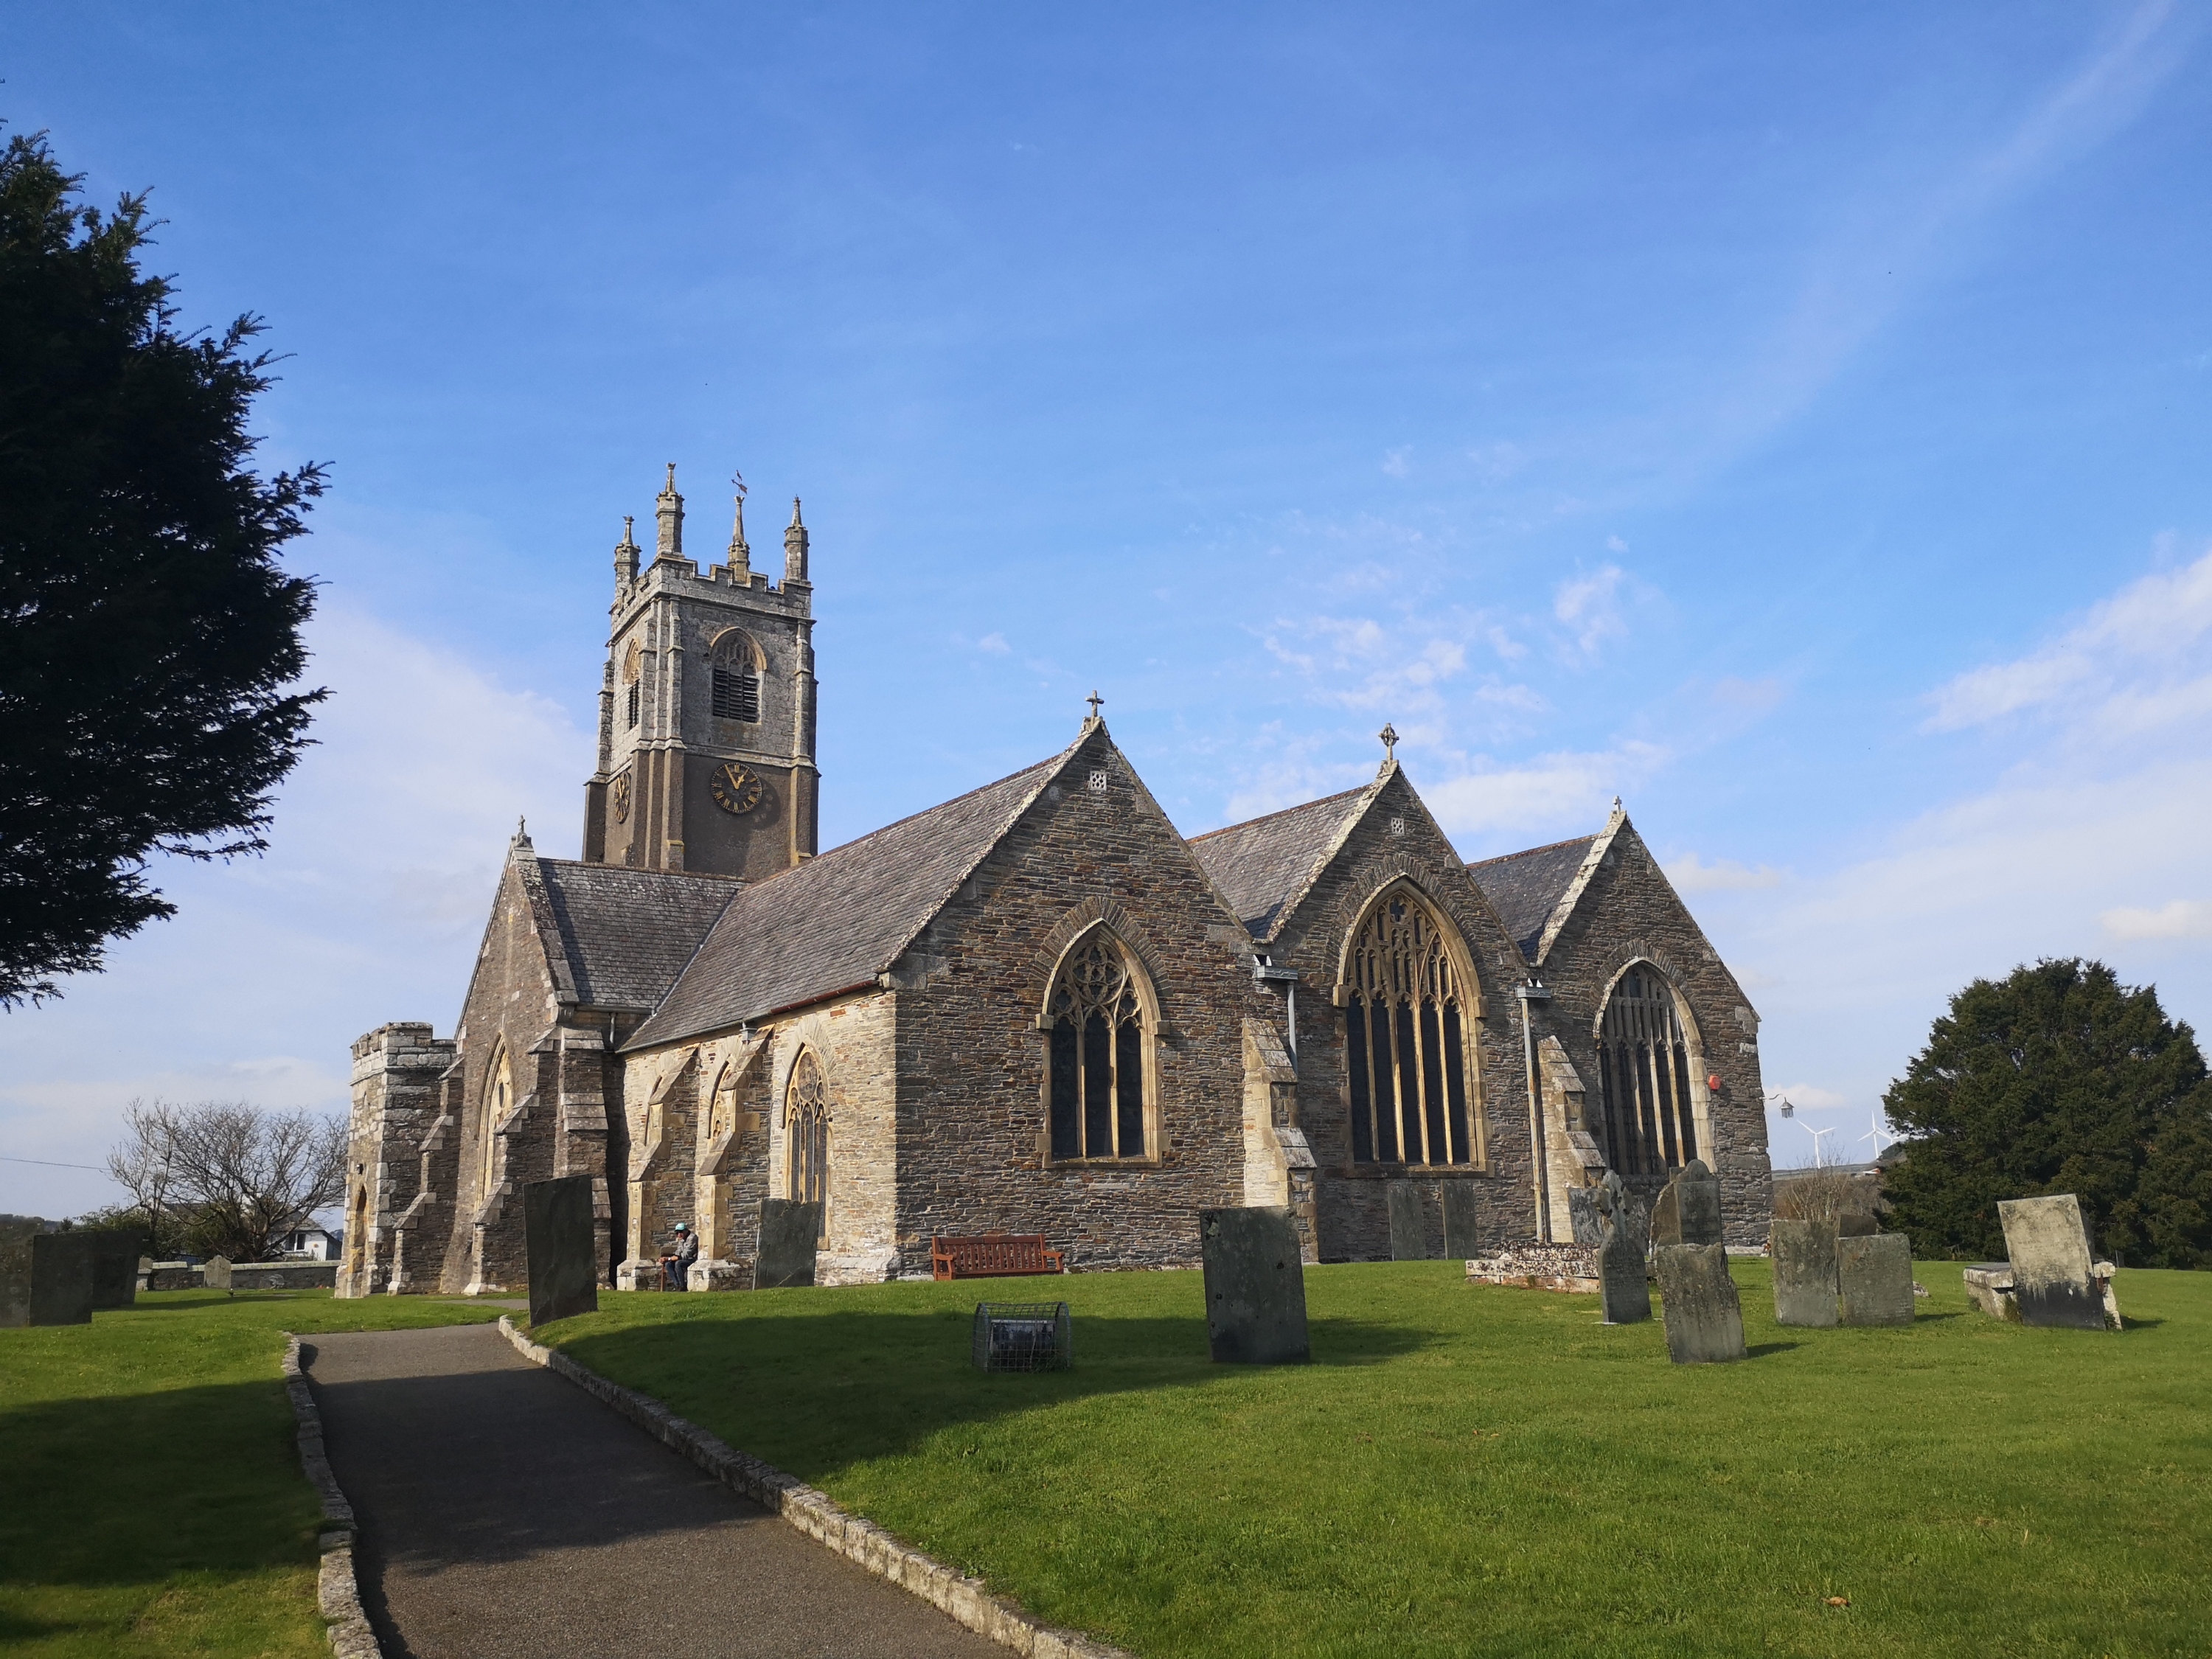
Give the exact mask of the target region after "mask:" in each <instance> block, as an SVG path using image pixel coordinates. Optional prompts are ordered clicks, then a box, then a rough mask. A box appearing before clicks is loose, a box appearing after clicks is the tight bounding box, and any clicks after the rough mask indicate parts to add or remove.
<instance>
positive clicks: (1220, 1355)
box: [1198, 1206, 1312, 1365]
mask: <svg viewBox="0 0 2212 1659" xmlns="http://www.w3.org/2000/svg"><path fill="white" fill-rule="evenodd" d="M1198 1236H1199V1245H1200V1254H1201V1255H1202V1257H1203V1259H1204V1261H1205V1266H1206V1343H1207V1345H1208V1346H1209V1347H1210V1348H1211V1349H1212V1355H1213V1358H1214V1359H1215V1360H1216V1361H1217V1362H1221V1363H1227V1364H1245V1365H1280V1364H1289V1363H1292V1362H1295V1361H1298V1360H1304V1359H1310V1358H1312V1348H1311V1346H1310V1344H1309V1343H1308V1341H1307V1340H1306V1280H1305V1269H1304V1267H1303V1266H1301V1265H1300V1263H1299V1260H1298V1230H1297V1220H1296V1218H1294V1217H1293V1216H1292V1215H1291V1212H1290V1210H1288V1209H1287V1208H1284V1207H1275V1206H1270V1207H1265V1208H1250V1209H1241V1210H1200V1212H1198Z"/></svg>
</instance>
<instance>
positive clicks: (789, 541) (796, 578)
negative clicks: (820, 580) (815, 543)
mask: <svg viewBox="0 0 2212 1659" xmlns="http://www.w3.org/2000/svg"><path fill="white" fill-rule="evenodd" d="M783 579H784V580H786V581H787V582H803V581H805V580H806V525H805V520H802V519H800V518H799V497H798V496H796V495H793V497H792V498H791V526H790V528H789V529H787V530H786V531H785V532H783Z"/></svg>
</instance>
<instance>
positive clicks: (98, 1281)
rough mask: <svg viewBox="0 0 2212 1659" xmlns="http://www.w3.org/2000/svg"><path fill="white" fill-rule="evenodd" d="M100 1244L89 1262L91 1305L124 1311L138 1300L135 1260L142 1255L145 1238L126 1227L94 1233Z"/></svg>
mask: <svg viewBox="0 0 2212 1659" xmlns="http://www.w3.org/2000/svg"><path fill="white" fill-rule="evenodd" d="M93 1237H94V1238H96V1239H98V1240H99V1241H100V1243H99V1244H98V1246H97V1247H96V1248H95V1249H94V1252H93V1259H92V1305H93V1306H94V1308H128V1307H130V1306H131V1304H134V1303H135V1302H137V1299H138V1258H139V1257H140V1256H141V1255H143V1254H144V1253H145V1249H146V1236H145V1235H144V1234H143V1233H141V1232H137V1231H134V1230H132V1229H131V1228H128V1227H112V1228H107V1229H105V1230H103V1231H100V1232H96V1233H94V1235H93Z"/></svg>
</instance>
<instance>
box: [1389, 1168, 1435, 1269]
mask: <svg viewBox="0 0 2212 1659" xmlns="http://www.w3.org/2000/svg"><path fill="white" fill-rule="evenodd" d="M1383 1197H1384V1198H1385V1200H1387V1201H1388V1203H1389V1209H1390V1260H1391V1261H1427V1260H1429V1222H1428V1218H1427V1217H1426V1216H1425V1215H1423V1214H1422V1213H1421V1194H1419V1191H1417V1190H1416V1189H1415V1188H1414V1186H1413V1182H1410V1181H1394V1182H1390V1184H1389V1186H1387V1187H1385V1188H1383Z"/></svg>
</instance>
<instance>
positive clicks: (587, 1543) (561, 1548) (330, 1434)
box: [301, 1325, 1004, 1659]
mask: <svg viewBox="0 0 2212 1659" xmlns="http://www.w3.org/2000/svg"><path fill="white" fill-rule="evenodd" d="M301 1346H302V1350H303V1352H302V1358H304V1359H306V1361H307V1374H308V1376H309V1377H310V1379H311V1380H312V1382H313V1386H314V1392H315V1398H316V1400H317V1401H318V1402H319V1404H320V1405H321V1407H322V1411H323V1425H324V1432H325V1437H326V1440H327V1443H328V1444H329V1447H330V1455H331V1464H332V1465H333V1467H335V1468H336V1469H337V1477H338V1484H339V1485H340V1486H343V1488H344V1489H345V1494H346V1497H347V1498H349V1499H350V1500H351V1501H352V1504H353V1506H354V1511H355V1514H356V1517H357V1519H358V1520H359V1522H360V1526H361V1538H360V1542H359V1545H358V1547H356V1551H355V1560H356V1564H357V1565H358V1568H359V1571H360V1573H361V1580H362V1586H361V1588H362V1603H363V1604H364V1606H365V1607H367V1608H368V1616H369V1620H370V1622H371V1623H373V1624H374V1626H376V1633H377V1637H378V1639H379V1640H380V1641H381V1642H382V1643H383V1644H384V1650H385V1653H386V1656H387V1659H404V1656H409V1655H411V1656H413V1659H506V1656H509V1655H512V1656H515V1659H562V1656H569V1655H574V1656H590V1659H629V1656H636V1659H724V1656H732V1659H734V1656H739V1655H753V1654H760V1655H775V1656H779V1659H808V1656H817V1655H818V1656H822V1659H833V1656H834V1659H845V1656H855V1655H884V1656H892V1659H906V1656H909V1655H911V1656H914V1659H935V1656H939V1655H943V1656H946V1659H955V1656H957V1659H987V1656H991V1659H996V1656H1000V1655H1001V1654H1003V1652H1004V1650H1002V1649H1000V1647H998V1646H997V1645H996V1644H994V1643H990V1642H987V1641H985V1640H984V1639H983V1638H981V1637H980V1636H978V1635H976V1634H975V1632H972V1631H969V1630H968V1629H966V1628H964V1627H963V1626H959V1625H956V1624H955V1623H953V1622H952V1620H950V1619H948V1618H946V1617H945V1615H944V1614H943V1613H939V1611H938V1610H937V1609H936V1608H935V1607H931V1606H930V1605H929V1604H928V1603H927V1602H926V1601H922V1600H921V1598H920V1597H918V1596H914V1595H908V1593H907V1592H906V1591H904V1590H902V1589H898V1588H896V1586H895V1585H892V1584H889V1583H885V1582H884V1580H882V1579H880V1578H876V1577H872V1576H870V1575H869V1574H867V1573H865V1572H863V1571H860V1569H859V1568H858V1567H856V1566H854V1565H853V1564H852V1563H851V1562H849V1561H847V1560H846V1559H843V1558H842V1556H837V1555H833V1554H832V1553H830V1552H829V1551H828V1550H826V1549H824V1548H823V1547H822V1546H821V1545H819V1544H817V1543H814V1542H813V1541H811V1540H809V1539H807V1538H805V1537H804V1536H803V1535H801V1534H799V1532H798V1531H797V1530H796V1529H795V1528H792V1527H789V1526H787V1525H785V1524H784V1523H783V1522H781V1521H779V1520H777V1519H776V1518H775V1516H772V1515H770V1514H769V1512H768V1511H767V1510H763V1509H762V1508H760V1507H759V1506H758V1505H757V1504H752V1503H750V1502H749V1501H747V1500H746V1499H744V1498H740V1497H738V1495H737V1493H735V1492H732V1491H731V1490H730V1489H729V1488H728V1487H727V1486H723V1485H722V1484H721V1483H720V1481H717V1480H711V1479H709V1478H708V1476H707V1475H706V1474H703V1473H702V1472H701V1471H700V1470H699V1469H698V1468H696V1466H695V1465H693V1464H692V1463H690V1462H687V1461H685V1460H684V1459H683V1458H681V1457H678V1455H676V1454H675V1453H674V1452H672V1451H671V1450H669V1449H668V1448H666V1447H665V1446H664V1445H662V1444H661V1443H659V1441H657V1440H655V1439H653V1437H651V1436H649V1435H647V1433H646V1432H645V1431H643V1430H641V1429H640V1428H637V1427H636V1426H635V1425H633V1424H631V1423H629V1422H628V1421H627V1420H625V1419H623V1418H620V1417H617V1416H616V1415H615V1413H613V1412H611V1411H610V1410H609V1409H608V1408H607V1407H605V1406H602V1405H600V1404H599V1401H596V1400H593V1399H592V1397H591V1396H590V1395H587V1394H586V1393H585V1392H584V1391H583V1390H582V1389H579V1388H578V1387H576V1386H575V1384H574V1383H568V1382H564V1381H563V1380H562V1379H561V1378H560V1377H557V1376H554V1375H553V1374H552V1373H551V1372H550V1371H548V1370H543V1369H542V1368H540V1367H538V1366H536V1365H533V1364H530V1362H529V1361H527V1360H526V1359H525V1358H523V1357H522V1356H521V1355H520V1354H519V1353H517V1352H515V1351H514V1350H513V1348H512V1347H511V1346H508V1344H507V1339H506V1338H505V1337H504V1336H502V1335H501V1334H500V1333H499V1331H498V1329H497V1328H495V1327H493V1326H488V1325H463V1326H451V1327H447V1328H444V1329H437V1330H421V1331H364V1332H359V1333H349V1334H334V1335H327V1336H317V1337H314V1338H313V1339H312V1340H309V1339H307V1338H302V1339H301Z"/></svg>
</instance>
